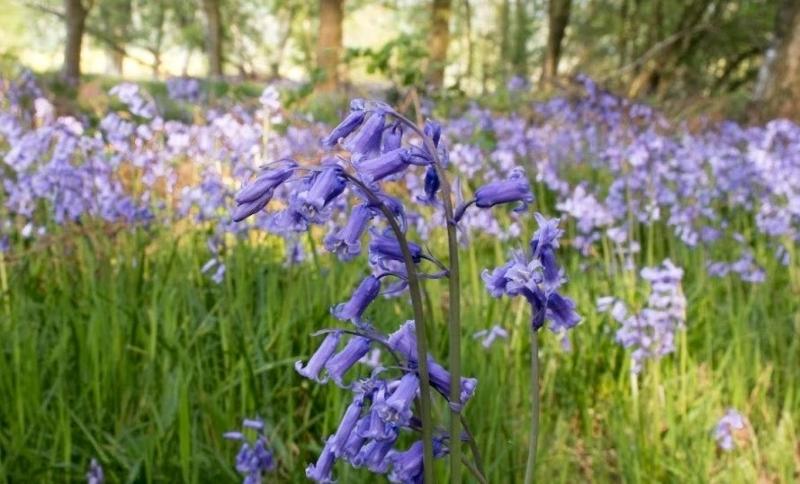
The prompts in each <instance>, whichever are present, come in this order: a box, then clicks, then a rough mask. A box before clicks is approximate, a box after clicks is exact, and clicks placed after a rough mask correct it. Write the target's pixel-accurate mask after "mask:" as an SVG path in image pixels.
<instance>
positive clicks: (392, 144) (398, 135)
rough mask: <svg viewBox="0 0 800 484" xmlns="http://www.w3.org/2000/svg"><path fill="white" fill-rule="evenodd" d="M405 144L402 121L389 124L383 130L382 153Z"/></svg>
mask: <svg viewBox="0 0 800 484" xmlns="http://www.w3.org/2000/svg"><path fill="white" fill-rule="evenodd" d="M402 145H403V126H402V125H401V124H400V122H398V121H395V122H394V123H392V124H391V125H390V126H388V127H387V128H386V129H385V130H384V132H383V144H382V145H381V153H388V152H389V151H393V150H396V149H398V148H400V147H401V146H402Z"/></svg>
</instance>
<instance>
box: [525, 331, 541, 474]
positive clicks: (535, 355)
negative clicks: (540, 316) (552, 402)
mask: <svg viewBox="0 0 800 484" xmlns="http://www.w3.org/2000/svg"><path fill="white" fill-rule="evenodd" d="M538 334H539V332H538V331H536V330H534V331H531V436H530V441H529V442H528V463H527V465H526V466H525V480H524V481H523V482H524V483H525V484H532V483H533V482H535V481H536V445H537V443H538V440H539V335H538Z"/></svg>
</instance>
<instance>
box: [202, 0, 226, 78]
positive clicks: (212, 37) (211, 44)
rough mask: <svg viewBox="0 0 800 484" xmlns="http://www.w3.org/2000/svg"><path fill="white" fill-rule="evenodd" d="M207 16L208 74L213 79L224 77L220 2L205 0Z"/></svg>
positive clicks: (204, 5)
mask: <svg viewBox="0 0 800 484" xmlns="http://www.w3.org/2000/svg"><path fill="white" fill-rule="evenodd" d="M203 10H204V11H205V14H206V29H207V35H208V37H207V38H206V54H207V56H208V73H209V75H210V76H212V77H222V65H223V62H224V60H223V58H222V52H223V50H222V42H223V39H222V18H221V16H220V9H219V0H203Z"/></svg>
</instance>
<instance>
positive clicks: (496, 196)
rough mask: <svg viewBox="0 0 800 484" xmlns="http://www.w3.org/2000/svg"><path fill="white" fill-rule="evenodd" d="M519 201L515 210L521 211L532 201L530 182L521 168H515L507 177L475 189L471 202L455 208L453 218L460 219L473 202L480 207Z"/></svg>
mask: <svg viewBox="0 0 800 484" xmlns="http://www.w3.org/2000/svg"><path fill="white" fill-rule="evenodd" d="M513 202H520V205H519V206H518V207H517V208H515V209H514V210H515V211H522V210H525V208H527V206H528V204H529V203H532V202H533V193H532V192H531V186H530V183H528V178H527V177H526V176H525V172H524V171H523V170H522V169H519V168H515V169H514V170H512V172H511V176H509V178H508V179H506V180H502V181H495V182H490V183H487V184H486V185H483V186H482V187H480V188H478V189H477V190H475V197H474V199H473V200H472V201H471V202H468V203H466V204H463V205H461V206H460V207H458V209H457V210H456V214H455V219H456V220H461V217H463V215H464V212H465V211H466V209H467V207H469V205H470V204H472V203H474V204H475V205H476V206H477V207H480V208H489V207H493V206H495V205H499V204H501V203H513Z"/></svg>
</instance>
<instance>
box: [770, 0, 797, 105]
mask: <svg viewBox="0 0 800 484" xmlns="http://www.w3.org/2000/svg"><path fill="white" fill-rule="evenodd" d="M775 30H776V32H775V33H776V36H775V40H776V45H775V54H774V56H775V58H774V60H773V61H772V63H771V66H770V69H769V73H768V76H767V83H766V89H765V94H766V108H767V114H768V115H769V116H770V117H785V118H790V119H794V120H800V2H798V1H797V0H783V3H782V4H781V7H780V8H779V9H778V21H777V24H776V29H775Z"/></svg>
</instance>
